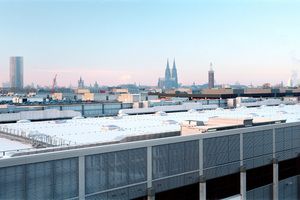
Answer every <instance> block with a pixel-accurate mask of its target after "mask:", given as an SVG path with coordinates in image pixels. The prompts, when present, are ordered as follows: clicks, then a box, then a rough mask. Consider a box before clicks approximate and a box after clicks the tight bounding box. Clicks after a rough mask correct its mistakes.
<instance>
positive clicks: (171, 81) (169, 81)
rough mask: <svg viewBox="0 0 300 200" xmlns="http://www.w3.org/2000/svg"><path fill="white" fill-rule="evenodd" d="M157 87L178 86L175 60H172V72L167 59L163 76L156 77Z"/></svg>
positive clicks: (165, 88) (166, 88)
mask: <svg viewBox="0 0 300 200" xmlns="http://www.w3.org/2000/svg"><path fill="white" fill-rule="evenodd" d="M158 87H159V88H161V89H164V90H170V89H176V88H178V77H177V69H176V64H175V60H174V61H173V68H172V73H171V70H170V67H169V60H167V67H166V70H165V77H164V78H159V79H158Z"/></svg>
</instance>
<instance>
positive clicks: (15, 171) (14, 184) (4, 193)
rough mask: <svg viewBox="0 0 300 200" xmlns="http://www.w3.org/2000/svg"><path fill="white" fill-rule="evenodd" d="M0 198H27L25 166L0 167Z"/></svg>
mask: <svg viewBox="0 0 300 200" xmlns="http://www.w3.org/2000/svg"><path fill="white" fill-rule="evenodd" d="M0 199H25V167H24V165H20V166H16V167H6V168H0Z"/></svg>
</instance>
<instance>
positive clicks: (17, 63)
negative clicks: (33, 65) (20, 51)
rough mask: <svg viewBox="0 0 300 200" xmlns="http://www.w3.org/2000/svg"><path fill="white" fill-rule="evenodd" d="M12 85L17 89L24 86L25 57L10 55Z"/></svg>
mask: <svg viewBox="0 0 300 200" xmlns="http://www.w3.org/2000/svg"><path fill="white" fill-rule="evenodd" d="M10 87H11V88H15V89H22V88H23V57H21V56H11V57H10Z"/></svg>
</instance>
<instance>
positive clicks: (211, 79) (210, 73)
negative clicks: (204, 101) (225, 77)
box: [208, 63, 215, 89]
mask: <svg viewBox="0 0 300 200" xmlns="http://www.w3.org/2000/svg"><path fill="white" fill-rule="evenodd" d="M214 86H215V72H214V70H213V69H212V63H210V70H209V71H208V89H212V88H214Z"/></svg>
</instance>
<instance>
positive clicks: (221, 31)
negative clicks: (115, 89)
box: [0, 0, 300, 86]
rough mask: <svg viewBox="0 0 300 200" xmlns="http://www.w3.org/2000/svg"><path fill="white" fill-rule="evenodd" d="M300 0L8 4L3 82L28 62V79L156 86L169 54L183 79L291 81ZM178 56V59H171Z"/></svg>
mask: <svg viewBox="0 0 300 200" xmlns="http://www.w3.org/2000/svg"><path fill="white" fill-rule="evenodd" d="M298 5H300V3H298V2H296V1H292V0H290V1H280V0H278V1H272V2H270V1H267V0H265V1H252V0H249V1H243V2H239V1H234V0H232V1H226V2H223V1H217V0H215V1H202V2H197V1H184V2H181V1H172V2H171V1H151V2H145V1H139V0H136V1H84V2H83V1H73V2H70V1H43V2H38V1H27V2H21V1H1V2H0V27H1V30H2V31H1V33H0V36H1V38H4V39H3V40H2V41H1V43H0V45H1V47H2V48H1V49H0V55H1V56H0V68H1V75H0V82H1V83H3V82H8V81H9V57H10V56H14V55H19V56H22V57H24V58H25V59H26V62H25V63H24V69H26V70H24V77H25V78H24V85H29V84H31V83H32V82H33V83H35V84H39V85H51V84H52V81H53V78H54V76H55V74H58V76H57V81H58V85H59V86H69V85H70V83H71V84H72V85H73V86H75V85H76V83H77V81H78V79H79V77H80V76H82V77H83V79H84V80H85V82H86V84H87V85H89V84H90V83H92V84H93V83H94V82H95V81H97V82H98V84H99V85H109V86H110V85H119V84H127V83H134V82H136V83H137V84H139V83H140V84H142V85H156V82H157V78H158V77H160V76H161V72H162V70H164V68H165V62H166V59H167V58H170V59H173V57H175V58H176V65H177V67H178V74H180V77H179V80H178V81H179V83H183V84H184V85H192V83H193V82H195V83H196V84H199V85H200V84H205V83H207V82H208V80H207V70H209V63H210V62H212V63H214V70H215V72H216V77H215V79H216V82H217V84H222V83H228V84H234V83H235V82H236V81H239V82H240V83H241V84H245V85H249V84H251V83H253V84H254V85H262V84H264V83H266V82H269V83H271V84H273V85H274V84H278V83H280V82H281V81H283V82H284V84H285V85H286V83H287V81H288V79H289V78H292V76H293V74H294V73H293V72H292V70H294V72H296V73H297V70H298V68H299V66H300V59H299V57H300V48H299V46H300V45H299V44H300V39H299V37H298V35H300V29H299V27H298V26H297V19H299V18H300V13H299V12H298V10H297V7H298ZM170 55H172V57H171V56H170Z"/></svg>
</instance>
